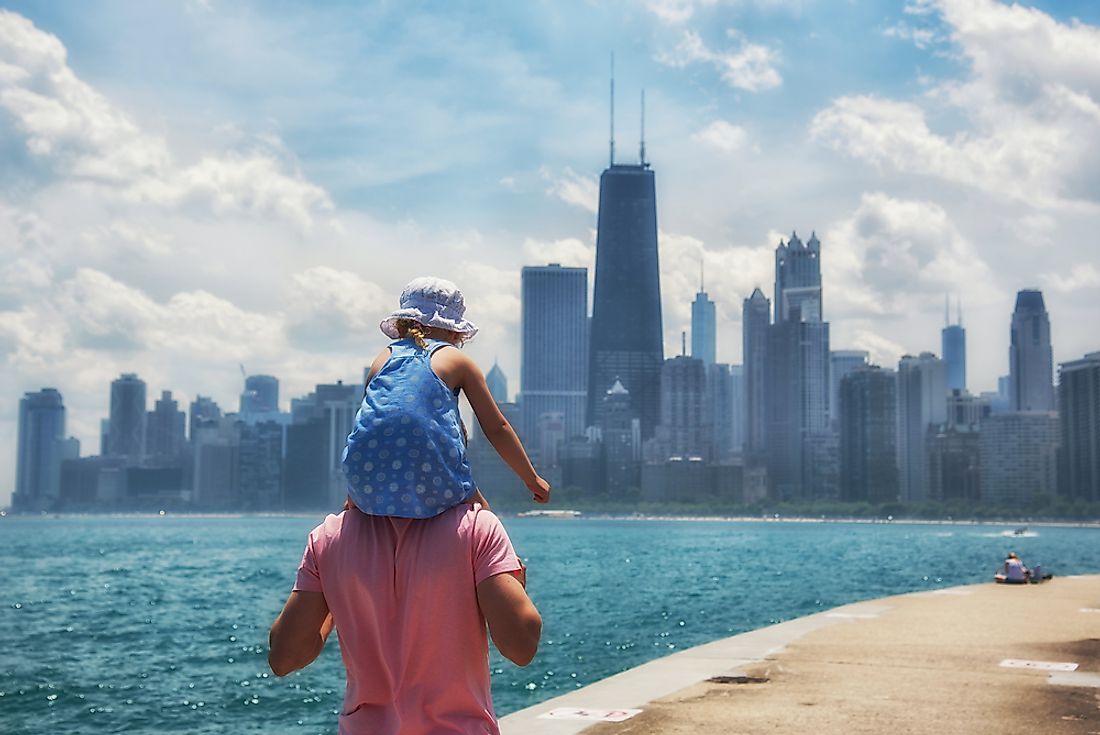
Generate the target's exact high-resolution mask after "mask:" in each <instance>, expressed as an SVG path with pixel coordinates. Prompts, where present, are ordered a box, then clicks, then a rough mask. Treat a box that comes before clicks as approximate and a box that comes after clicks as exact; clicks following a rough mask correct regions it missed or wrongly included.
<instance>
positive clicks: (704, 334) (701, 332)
mask: <svg viewBox="0 0 1100 735" xmlns="http://www.w3.org/2000/svg"><path fill="white" fill-rule="evenodd" d="M717 355H718V323H717V318H716V310H715V308H714V302H713V301H711V300H710V298H709V297H708V296H707V292H706V291H704V290H702V288H700V289H699V293H697V294H695V301H692V302H691V356H692V357H694V358H696V359H698V360H702V361H703V364H704V365H713V364H714V363H715V362H717Z"/></svg>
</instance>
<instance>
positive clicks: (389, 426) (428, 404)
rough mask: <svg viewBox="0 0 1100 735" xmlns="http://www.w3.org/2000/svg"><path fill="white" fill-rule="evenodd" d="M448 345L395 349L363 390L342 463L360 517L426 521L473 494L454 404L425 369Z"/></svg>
mask: <svg viewBox="0 0 1100 735" xmlns="http://www.w3.org/2000/svg"><path fill="white" fill-rule="evenodd" d="M448 344H449V343H447V342H441V341H438V340H429V342H428V348H427V349H421V348H420V347H419V346H418V345H417V344H416V342H415V341H413V340H411V339H402V340H398V341H396V342H394V343H393V344H391V345H390V358H389V360H387V361H386V364H385V365H383V366H382V369H381V370H379V371H378V373H377V374H376V375H375V376H374V377H373V378H372V379H371V381H370V384H369V385H368V386H367V390H366V394H365V395H364V396H363V405H362V406H360V407H359V412H358V413H357V414H356V415H355V428H354V429H353V430H352V432H351V434H349V435H348V445H347V447H345V448H344V458H343V462H344V474H345V475H347V479H348V495H350V496H351V500H352V502H353V503H355V505H356V507H358V508H359V510H361V511H363V512H364V513H369V514H371V515H379V516H397V517H400V518H431V517H432V516H436V515H439V514H440V513H442V512H443V511H445V510H447V509H448V508H452V507H454V506H456V505H458V504H459V503H461V502H463V501H465V500H466V499H468V498H469V497H470V496H471V495H473V493H474V489H475V487H474V481H473V477H472V476H471V475H470V465H469V463H468V462H467V461H466V447H465V445H464V444H463V441H462V429H461V428H460V419H459V415H458V398H457V396H456V395H455V394H454V393H452V392H451V389H450V388H448V387H447V384H446V383H444V382H443V381H442V380H440V378H439V376H437V375H436V374H435V373H434V372H433V371H432V368H431V363H430V360H431V356H432V354H433V353H434V352H435V351H436V350H438V349H440V348H442V347H446V346H448Z"/></svg>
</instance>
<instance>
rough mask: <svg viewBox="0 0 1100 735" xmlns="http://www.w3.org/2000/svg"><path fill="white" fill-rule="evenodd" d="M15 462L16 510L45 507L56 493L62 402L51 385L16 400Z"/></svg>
mask: <svg viewBox="0 0 1100 735" xmlns="http://www.w3.org/2000/svg"><path fill="white" fill-rule="evenodd" d="M18 431H19V436H18V440H17V443H18V446H17V449H16V462H15V494H14V495H13V496H12V507H13V508H14V509H16V510H27V511H37V510H47V509H49V508H51V507H52V506H53V505H54V504H55V503H56V501H57V499H58V497H59V495H60V487H59V485H60V477H61V475H60V472H61V459H62V447H61V443H62V441H63V440H64V439H65V404H64V402H63V401H62V399H61V394H60V393H59V392H58V391H57V389H55V388H43V389H42V390H40V391H38V392H37V393H26V394H24V396H23V398H21V399H20V401H19V429H18Z"/></svg>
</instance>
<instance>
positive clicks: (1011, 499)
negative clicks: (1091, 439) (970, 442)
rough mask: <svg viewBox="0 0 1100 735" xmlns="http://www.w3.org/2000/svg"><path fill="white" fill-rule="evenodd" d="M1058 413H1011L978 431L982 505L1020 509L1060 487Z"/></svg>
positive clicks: (990, 420) (997, 415) (993, 418)
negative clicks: (1058, 483) (989, 504)
mask: <svg viewBox="0 0 1100 735" xmlns="http://www.w3.org/2000/svg"><path fill="white" fill-rule="evenodd" d="M1058 428H1059V427H1058V414H1057V413H1055V412H1054V411H1008V412H1005V413H995V414H992V415H990V416H989V417H987V418H986V419H985V420H984V421H982V428H981V431H980V432H978V446H979V455H980V457H981V469H980V472H981V498H982V502H983V503H991V504H995V505H1000V506H1002V507H1011V508H1018V507H1019V505H1020V504H1021V503H1027V502H1028V501H1030V500H1032V499H1033V498H1035V497H1037V496H1047V497H1053V496H1054V494H1055V492H1056V485H1057V481H1058V480H1057V478H1058V473H1057V466H1058V463H1057V456H1058V438H1059V431H1058Z"/></svg>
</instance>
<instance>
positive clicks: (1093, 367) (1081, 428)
mask: <svg viewBox="0 0 1100 735" xmlns="http://www.w3.org/2000/svg"><path fill="white" fill-rule="evenodd" d="M1058 410H1059V414H1060V421H1061V439H1062V451H1063V454H1064V457H1065V459H1064V462H1063V464H1062V477H1061V478H1060V484H1061V486H1062V488H1063V491H1064V492H1065V493H1066V494H1067V495H1069V496H1070V497H1072V498H1078V499H1080V500H1088V501H1092V502H1096V501H1097V500H1100V352H1090V353H1089V354H1087V355H1085V356H1084V357H1083V358H1081V359H1080V360H1073V361H1072V362H1066V363H1062V365H1061V366H1060V369H1059V372H1058Z"/></svg>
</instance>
